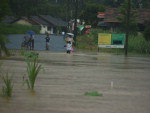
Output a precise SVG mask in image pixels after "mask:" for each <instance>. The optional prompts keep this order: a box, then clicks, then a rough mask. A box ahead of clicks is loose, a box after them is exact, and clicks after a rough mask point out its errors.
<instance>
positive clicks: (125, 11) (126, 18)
mask: <svg viewBox="0 0 150 113" xmlns="http://www.w3.org/2000/svg"><path fill="white" fill-rule="evenodd" d="M120 12H121V15H122V16H121V17H118V19H119V21H120V22H121V23H122V30H123V32H125V33H126V41H125V55H126V56H127V53H128V37H129V34H134V35H135V34H136V33H137V22H136V20H135V12H134V11H133V10H132V4H131V0H125V1H124V3H123V4H122V6H121V8H120Z"/></svg>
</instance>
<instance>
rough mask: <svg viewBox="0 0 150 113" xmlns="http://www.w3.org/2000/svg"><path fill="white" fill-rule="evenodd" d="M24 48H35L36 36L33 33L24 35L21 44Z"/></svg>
mask: <svg viewBox="0 0 150 113" xmlns="http://www.w3.org/2000/svg"><path fill="white" fill-rule="evenodd" d="M21 47H22V48H23V47H24V48H29V49H30V50H33V49H34V36H33V35H32V34H31V35H30V36H27V35H26V36H24V41H23V42H22V44H21Z"/></svg>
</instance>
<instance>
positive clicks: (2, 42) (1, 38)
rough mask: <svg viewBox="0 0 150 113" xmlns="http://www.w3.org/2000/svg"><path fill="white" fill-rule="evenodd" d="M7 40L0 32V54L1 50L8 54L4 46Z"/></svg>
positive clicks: (0, 53) (0, 54)
mask: <svg viewBox="0 0 150 113" xmlns="http://www.w3.org/2000/svg"><path fill="white" fill-rule="evenodd" d="M7 42H8V39H7V38H6V37H5V35H1V34H0V56H2V52H4V53H5V54H8V50H7V48H6V46H5V45H6V43H7Z"/></svg>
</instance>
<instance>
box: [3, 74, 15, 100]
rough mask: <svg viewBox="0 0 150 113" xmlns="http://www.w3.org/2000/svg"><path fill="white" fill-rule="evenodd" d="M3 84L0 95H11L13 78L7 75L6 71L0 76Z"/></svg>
mask: <svg viewBox="0 0 150 113" xmlns="http://www.w3.org/2000/svg"><path fill="white" fill-rule="evenodd" d="M2 80H3V82H4V85H3V87H2V96H5V97H11V96H12V91H13V80H12V76H9V75H8V73H7V74H6V75H5V76H2Z"/></svg>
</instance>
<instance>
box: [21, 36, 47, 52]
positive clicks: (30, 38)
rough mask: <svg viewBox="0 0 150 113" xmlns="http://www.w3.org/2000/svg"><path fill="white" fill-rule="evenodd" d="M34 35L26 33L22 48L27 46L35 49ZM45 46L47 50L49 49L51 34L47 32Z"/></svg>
mask: <svg viewBox="0 0 150 113" xmlns="http://www.w3.org/2000/svg"><path fill="white" fill-rule="evenodd" d="M34 38H35V37H34V35H32V34H30V35H25V36H24V40H23V42H22V43H21V48H26V49H30V50H34ZM45 42H46V44H45V48H46V50H49V46H50V44H49V43H50V36H49V34H47V36H46V37H45Z"/></svg>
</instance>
